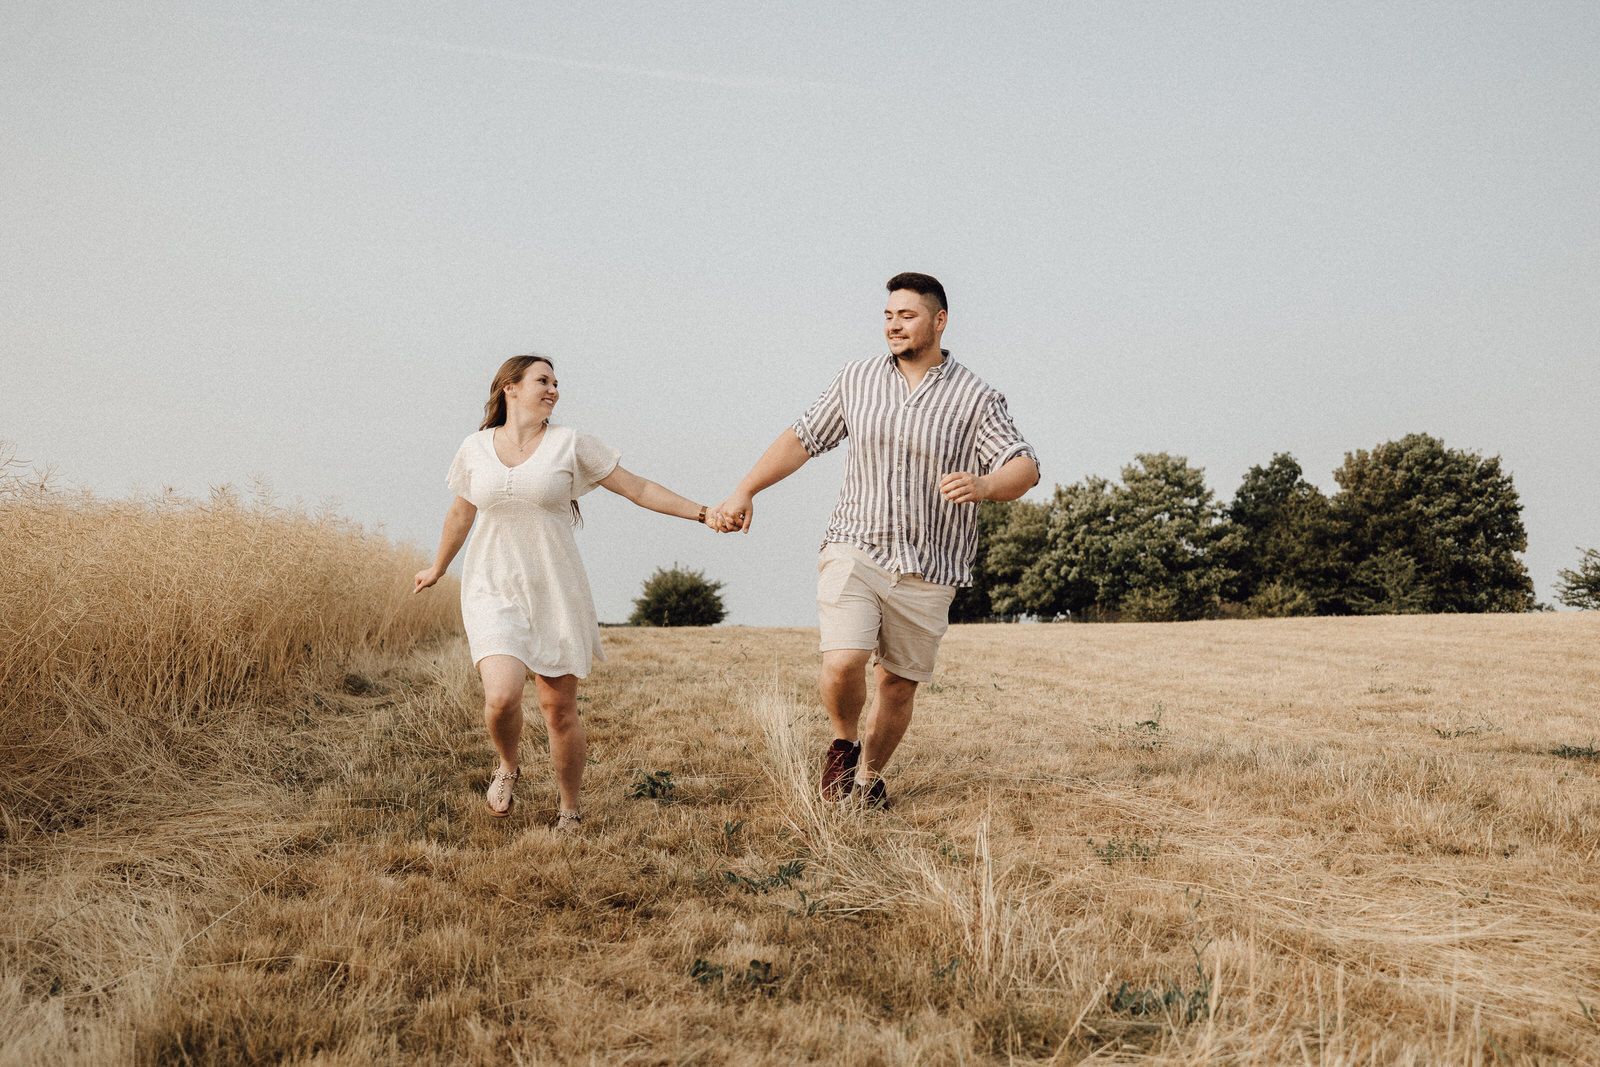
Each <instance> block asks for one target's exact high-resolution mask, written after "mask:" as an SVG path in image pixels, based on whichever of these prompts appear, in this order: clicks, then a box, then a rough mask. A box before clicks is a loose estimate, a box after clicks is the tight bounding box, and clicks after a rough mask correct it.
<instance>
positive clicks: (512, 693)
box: [483, 689, 522, 719]
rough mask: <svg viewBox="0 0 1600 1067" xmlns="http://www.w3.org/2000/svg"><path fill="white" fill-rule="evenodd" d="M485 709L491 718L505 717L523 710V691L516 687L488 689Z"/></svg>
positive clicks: (485, 692)
mask: <svg viewBox="0 0 1600 1067" xmlns="http://www.w3.org/2000/svg"><path fill="white" fill-rule="evenodd" d="M483 710H484V713H485V714H486V715H488V716H489V718H491V719H503V718H506V717H507V716H511V715H515V714H516V713H517V712H519V711H521V710H522V693H521V692H520V691H519V690H515V689H487V690H485V691H484V694H483Z"/></svg>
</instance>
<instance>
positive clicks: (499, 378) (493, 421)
mask: <svg viewBox="0 0 1600 1067" xmlns="http://www.w3.org/2000/svg"><path fill="white" fill-rule="evenodd" d="M535 363H543V364H544V365H546V366H547V367H549V368H550V369H551V370H552V371H554V370H555V369H556V365H555V364H554V363H551V362H550V359H549V357H547V356H541V355H539V354H538V353H535V352H530V353H528V354H527V355H525V356H512V357H511V358H510V359H508V360H506V361H505V362H504V363H502V364H500V369H499V370H497V371H495V372H494V380H493V381H491V382H490V383H489V402H488V403H487V404H485V405H483V424H482V425H480V426H479V427H478V429H480V430H487V429H488V428H489V427H491V426H504V425H505V424H506V386H508V385H514V384H516V383H517V382H520V381H522V376H523V375H524V374H526V373H528V368H529V367H531V366H533V365H534V364H535Z"/></svg>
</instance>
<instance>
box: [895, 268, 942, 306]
mask: <svg viewBox="0 0 1600 1067" xmlns="http://www.w3.org/2000/svg"><path fill="white" fill-rule="evenodd" d="M886 288H888V290H889V292H891V293H892V292H894V291H895V290H896V289H910V290H911V291H912V292H913V293H921V294H922V295H923V296H931V297H932V298H933V299H934V300H935V301H936V302H937V303H938V305H939V310H940V311H949V310H950V302H949V301H948V300H946V299H945V298H944V286H942V285H940V284H939V279H938V278H935V277H934V276H933V275H931V274H918V273H917V272H916V271H914V270H908V271H906V272H905V273H904V274H896V275H895V276H894V277H893V278H890V279H889V284H888V286H887V287H886Z"/></svg>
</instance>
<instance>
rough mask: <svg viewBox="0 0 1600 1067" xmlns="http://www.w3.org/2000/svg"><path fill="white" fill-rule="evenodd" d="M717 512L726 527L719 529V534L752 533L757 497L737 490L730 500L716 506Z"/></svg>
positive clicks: (730, 496)
mask: <svg viewBox="0 0 1600 1067" xmlns="http://www.w3.org/2000/svg"><path fill="white" fill-rule="evenodd" d="M716 511H717V512H718V513H719V514H720V515H721V517H722V522H723V523H724V524H725V525H724V526H720V527H718V530H719V532H724V533H727V532H731V531H734V530H743V531H744V532H745V533H749V532H750V527H751V525H752V524H753V523H754V522H755V517H756V497H755V494H754V493H746V492H744V491H743V490H739V489H735V490H734V491H733V493H732V494H730V495H729V497H728V499H726V500H724V501H723V502H722V503H720V504H718V505H717V506H716Z"/></svg>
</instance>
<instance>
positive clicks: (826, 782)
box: [818, 737, 861, 800]
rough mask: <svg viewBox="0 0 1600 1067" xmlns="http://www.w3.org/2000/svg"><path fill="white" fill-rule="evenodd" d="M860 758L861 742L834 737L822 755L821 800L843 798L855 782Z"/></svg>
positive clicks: (819, 790)
mask: <svg viewBox="0 0 1600 1067" xmlns="http://www.w3.org/2000/svg"><path fill="white" fill-rule="evenodd" d="M860 759H861V742H859V741H846V740H845V739H844V738H842V737H840V738H835V739H834V742H833V744H831V745H829V746H828V751H827V754H826V755H824V756H823V757H822V785H821V786H820V787H818V792H820V793H821V794H822V799H823V800H843V799H844V798H845V797H847V796H849V795H850V790H851V789H853V788H854V787H855V784H856V763H857V762H858V761H860Z"/></svg>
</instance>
